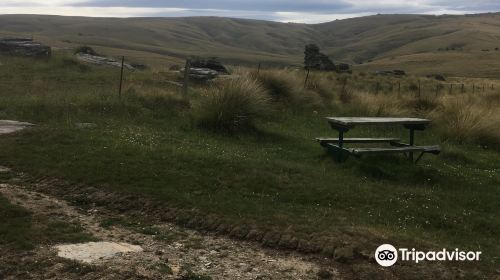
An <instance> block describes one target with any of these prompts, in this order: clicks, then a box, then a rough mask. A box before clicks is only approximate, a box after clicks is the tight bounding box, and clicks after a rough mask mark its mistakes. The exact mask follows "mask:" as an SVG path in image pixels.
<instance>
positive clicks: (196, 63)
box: [190, 56, 229, 75]
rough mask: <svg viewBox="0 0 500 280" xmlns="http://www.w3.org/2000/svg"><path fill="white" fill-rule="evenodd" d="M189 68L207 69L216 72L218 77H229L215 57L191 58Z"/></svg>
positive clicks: (225, 69)
mask: <svg viewBox="0 0 500 280" xmlns="http://www.w3.org/2000/svg"><path fill="white" fill-rule="evenodd" d="M190 62H191V67H193V68H203V69H209V70H213V71H215V72H217V74H218V75H229V71H228V70H227V68H226V67H225V66H224V65H222V63H221V62H220V61H219V60H218V59H217V58H216V57H210V58H201V57H197V56H194V57H191V58H190Z"/></svg>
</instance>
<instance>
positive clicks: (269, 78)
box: [252, 70, 323, 109]
mask: <svg viewBox="0 0 500 280" xmlns="http://www.w3.org/2000/svg"><path fill="white" fill-rule="evenodd" d="M252 76H253V77H254V78H255V79H256V80H257V81H258V82H259V83H261V84H262V86H263V87H264V88H265V89H266V91H267V92H268V93H269V94H270V96H271V98H272V100H273V101H274V102H275V103H281V104H283V105H285V106H287V107H291V108H294V109H307V108H319V107H322V105H323V102H322V100H321V97H320V96H319V94H318V93H317V92H315V91H313V90H312V89H307V88H304V77H302V76H301V75H299V74H298V73H290V72H287V71H276V70H267V71H261V72H260V73H258V74H256V73H254V74H252Z"/></svg>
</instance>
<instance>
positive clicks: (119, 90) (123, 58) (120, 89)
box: [118, 56, 125, 99]
mask: <svg viewBox="0 0 500 280" xmlns="http://www.w3.org/2000/svg"><path fill="white" fill-rule="evenodd" d="M124 64H125V56H122V67H121V71H120V88H119V89H118V98H119V99H122V86H123V66H124Z"/></svg>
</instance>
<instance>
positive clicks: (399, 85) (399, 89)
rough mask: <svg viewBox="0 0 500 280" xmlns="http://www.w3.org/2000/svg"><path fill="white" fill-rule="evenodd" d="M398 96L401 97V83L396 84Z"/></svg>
mask: <svg viewBox="0 0 500 280" xmlns="http://www.w3.org/2000/svg"><path fill="white" fill-rule="evenodd" d="M398 95H401V82H398Z"/></svg>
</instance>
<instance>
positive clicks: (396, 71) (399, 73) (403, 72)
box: [392, 70, 406, 76]
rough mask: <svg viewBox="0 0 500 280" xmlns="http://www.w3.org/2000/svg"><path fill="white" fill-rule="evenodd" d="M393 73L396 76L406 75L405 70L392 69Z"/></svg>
mask: <svg viewBox="0 0 500 280" xmlns="http://www.w3.org/2000/svg"><path fill="white" fill-rule="evenodd" d="M392 72H393V73H394V75H396V76H406V72H405V71H403V70H393V71H392Z"/></svg>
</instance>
